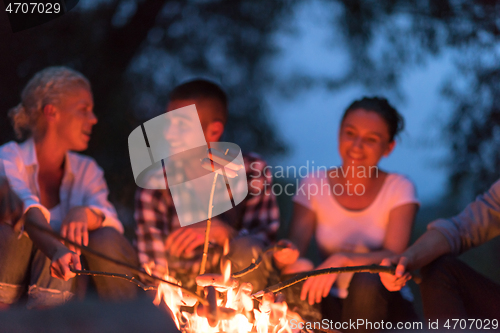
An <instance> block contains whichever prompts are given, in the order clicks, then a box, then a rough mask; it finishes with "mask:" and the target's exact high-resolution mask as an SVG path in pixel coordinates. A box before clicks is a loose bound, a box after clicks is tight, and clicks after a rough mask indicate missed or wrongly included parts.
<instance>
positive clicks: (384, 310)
mask: <svg viewBox="0 0 500 333" xmlns="http://www.w3.org/2000/svg"><path fill="white" fill-rule="evenodd" d="M321 307H322V312H323V318H327V319H329V320H332V321H334V322H349V320H351V321H356V320H358V319H363V320H365V322H371V323H376V322H377V323H380V322H381V321H382V320H383V321H384V322H387V321H391V322H393V323H394V325H393V327H395V326H396V325H395V323H396V322H399V321H401V322H407V321H418V317H417V315H416V314H415V311H414V309H413V304H412V303H411V302H410V301H408V300H405V299H404V298H403V297H402V296H401V293H399V292H389V291H388V290H387V289H386V288H385V287H384V285H383V284H382V283H381V282H380V278H379V276H378V274H371V273H356V274H354V276H353V278H352V280H351V283H350V285H349V295H348V296H347V298H345V299H340V298H337V297H334V296H331V295H329V296H327V297H326V298H324V299H323V302H322V303H321ZM369 328H370V327H369V326H368V328H367V329H366V330H364V329H360V328H358V329H357V330H354V331H356V332H370V331H377V330H375V329H373V330H370V329H369ZM343 331H349V330H343Z"/></svg>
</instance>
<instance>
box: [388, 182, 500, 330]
mask: <svg viewBox="0 0 500 333" xmlns="http://www.w3.org/2000/svg"><path fill="white" fill-rule="evenodd" d="M499 235H500V181H497V182H496V183H495V184H493V186H492V187H491V188H490V189H489V190H488V191H487V192H485V193H484V194H482V195H480V196H478V197H477V198H476V200H475V201H474V202H472V203H470V204H469V205H468V206H467V207H466V208H465V209H464V210H463V211H462V212H461V213H460V214H459V215H457V216H455V217H452V218H449V219H439V220H436V221H434V222H432V223H430V224H429V225H428V226H427V231H426V232H425V233H424V234H423V235H422V236H421V237H420V238H419V239H418V240H417V241H416V242H415V243H414V244H413V245H412V246H410V247H409V248H408V249H407V250H406V251H404V252H403V253H402V254H401V255H398V256H394V257H392V258H390V259H384V260H383V262H382V264H383V265H389V264H391V263H392V264H395V265H396V264H397V268H396V275H390V274H380V279H381V280H382V283H383V284H384V286H386V288H387V289H388V290H390V291H397V290H400V289H401V288H402V287H403V286H404V285H405V284H406V282H407V281H408V280H409V279H410V278H411V274H410V273H409V272H410V271H412V270H417V269H420V268H422V271H421V273H422V282H421V283H420V291H421V294H422V302H423V306H424V315H425V317H426V318H428V319H430V320H435V319H469V318H470V319H489V320H491V321H493V320H494V319H496V320H497V321H496V329H497V328H498V320H500V307H499V306H498V304H499V301H498V300H499V299H500V284H498V283H495V282H493V281H491V280H489V279H487V278H486V277H484V276H482V275H481V274H479V273H477V272H476V271H474V270H472V269H471V268H470V267H469V266H467V265H466V264H465V263H464V262H462V261H460V260H458V259H457V258H456V255H458V254H461V253H463V252H465V251H467V250H469V249H470V248H472V247H476V246H479V245H481V244H483V243H486V242H487V241H489V240H491V239H493V238H495V237H498V236H499ZM445 323H446V321H441V320H440V321H439V328H440V329H444V327H443V324H445ZM451 324H453V323H451ZM469 324H470V322H469V323H468V326H467V327H469ZM484 324H485V322H483V323H482V325H483V328H486V326H484ZM452 326H453V325H452ZM489 327H490V329H492V328H494V327H493V326H492V324H491V323H490V325H489ZM472 328H481V327H476V326H473V327H472Z"/></svg>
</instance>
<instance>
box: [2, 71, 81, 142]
mask: <svg viewBox="0 0 500 333" xmlns="http://www.w3.org/2000/svg"><path fill="white" fill-rule="evenodd" d="M76 87H83V88H87V89H88V90H90V82H89V80H87V78H86V77H85V76H83V74H81V73H79V72H77V71H75V70H73V69H70V68H67V67H47V68H45V69H43V70H41V71H39V72H38V73H36V74H35V75H34V76H33V77H32V78H31V80H30V81H29V82H28V84H27V85H26V87H24V89H23V91H22V93H21V103H19V105H17V106H16V107H14V108H12V109H11V110H9V117H10V119H11V121H12V126H13V127H14V131H15V132H16V136H17V137H18V138H19V139H25V138H27V137H29V136H30V135H32V134H33V130H34V129H36V128H39V127H41V126H43V123H42V122H40V121H39V119H40V116H41V115H42V113H43V108H44V107H45V105H48V104H53V105H56V104H58V103H59V102H60V99H61V96H62V95H64V94H65V93H68V92H69V91H71V90H72V89H75V88H76Z"/></svg>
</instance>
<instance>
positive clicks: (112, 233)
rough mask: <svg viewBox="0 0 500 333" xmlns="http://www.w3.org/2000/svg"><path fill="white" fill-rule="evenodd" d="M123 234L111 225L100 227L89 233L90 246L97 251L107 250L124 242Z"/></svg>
mask: <svg viewBox="0 0 500 333" xmlns="http://www.w3.org/2000/svg"><path fill="white" fill-rule="evenodd" d="M122 237H123V236H122V235H121V234H120V233H119V232H118V231H116V229H114V228H111V227H104V228H99V229H96V230H92V231H91V232H90V233H89V247H90V248H91V249H93V250H96V251H100V250H101V251H103V252H107V251H106V250H110V249H112V248H114V247H116V244H117V243H120V242H122V239H121V238H122Z"/></svg>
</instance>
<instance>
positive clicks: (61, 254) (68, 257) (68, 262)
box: [50, 246, 82, 281]
mask: <svg viewBox="0 0 500 333" xmlns="http://www.w3.org/2000/svg"><path fill="white" fill-rule="evenodd" d="M72 268H73V269H76V270H81V269H82V265H81V264H80V257H79V256H78V255H77V254H76V253H74V252H71V251H69V250H68V249H67V248H66V247H63V246H61V247H60V248H59V249H58V250H57V251H56V253H55V254H54V256H53V257H52V262H51V264H50V275H52V276H53V277H55V278H58V279H62V280H64V281H68V280H69V279H71V278H72V277H74V276H75V273H73V272H72V271H71V269H72Z"/></svg>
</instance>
